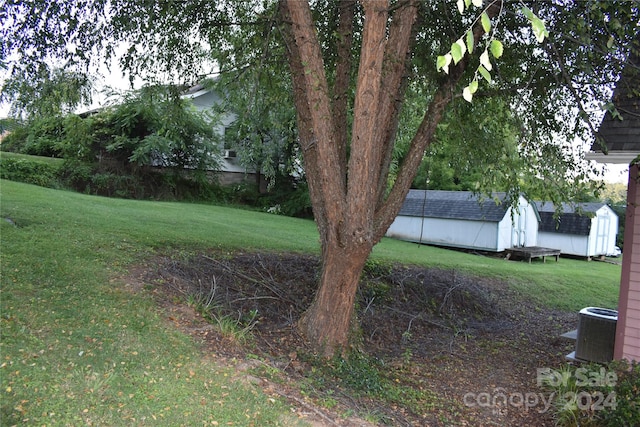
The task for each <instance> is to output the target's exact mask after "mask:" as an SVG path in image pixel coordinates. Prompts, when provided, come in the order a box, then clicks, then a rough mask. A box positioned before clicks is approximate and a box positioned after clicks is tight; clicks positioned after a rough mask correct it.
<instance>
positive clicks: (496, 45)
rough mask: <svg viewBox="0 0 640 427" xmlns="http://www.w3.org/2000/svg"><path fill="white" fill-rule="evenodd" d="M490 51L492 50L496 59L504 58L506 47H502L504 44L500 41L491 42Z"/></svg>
mask: <svg viewBox="0 0 640 427" xmlns="http://www.w3.org/2000/svg"><path fill="white" fill-rule="evenodd" d="M489 50H491V54H492V55H493V57H494V58H500V57H501V56H502V52H503V51H504V47H503V46H502V42H501V41H500V40H491V45H490V46H489Z"/></svg>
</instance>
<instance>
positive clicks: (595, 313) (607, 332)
mask: <svg viewBox="0 0 640 427" xmlns="http://www.w3.org/2000/svg"><path fill="white" fill-rule="evenodd" d="M617 322H618V312H617V311H615V310H609V309H606V308H598V307H587V308H583V309H582V310H580V312H579V313H578V332H577V339H576V353H575V357H576V359H580V360H586V361H589V362H600V363H605V362H610V361H612V360H613V346H614V342H615V337H616V323H617Z"/></svg>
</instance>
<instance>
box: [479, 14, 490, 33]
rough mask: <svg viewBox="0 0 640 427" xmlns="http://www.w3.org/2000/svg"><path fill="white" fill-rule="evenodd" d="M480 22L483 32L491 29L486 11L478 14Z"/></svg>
mask: <svg viewBox="0 0 640 427" xmlns="http://www.w3.org/2000/svg"><path fill="white" fill-rule="evenodd" d="M480 22H481V23H482V29H483V30H484V32H485V33H488V32H489V31H491V19H489V15H487V12H482V15H480Z"/></svg>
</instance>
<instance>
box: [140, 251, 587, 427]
mask: <svg viewBox="0 0 640 427" xmlns="http://www.w3.org/2000/svg"><path fill="white" fill-rule="evenodd" d="M132 274H133V275H134V276H135V277H131V278H129V279H136V280H135V281H136V282H137V283H138V284H141V285H144V287H145V289H147V290H149V291H151V292H153V294H154V295H155V297H156V298H157V301H158V303H159V304H160V305H161V306H162V307H163V308H164V310H165V312H166V315H167V317H168V318H169V319H170V320H171V321H173V322H174V323H175V324H176V325H178V327H180V328H181V329H183V330H184V331H186V332H188V333H189V334H191V335H192V336H194V337H195V338H196V339H197V340H198V341H200V342H201V343H202V345H203V352H204V353H205V355H204V356H203V357H214V358H216V359H217V360H218V361H220V362H221V363H224V364H233V365H234V366H235V367H236V368H237V370H238V378H240V379H242V380H243V381H247V382H249V383H252V384H255V385H256V386H260V387H262V388H263V389H264V390H265V391H266V392H267V393H271V394H274V395H279V396H283V397H285V398H286V399H288V400H289V402H290V403H291V404H292V407H293V408H294V409H295V411H296V412H297V413H298V415H299V416H300V417H302V418H305V419H306V420H307V421H308V422H310V423H311V424H312V425H315V426H323V425H328V426H370V425H394V426H450V425H462V426H547V425H549V426H552V425H554V420H553V415H552V412H553V411H551V410H547V411H545V403H544V401H543V399H545V398H548V395H549V393H548V392H545V391H544V390H542V389H540V388H539V387H538V386H537V382H536V375H537V369H538V368H557V367H559V366H560V365H562V364H563V363H564V362H565V359H564V357H565V355H566V354H568V353H569V352H571V351H572V349H573V343H572V342H570V341H567V340H564V339H562V338H560V335H561V334H562V333H564V332H566V331H568V330H570V329H574V328H575V326H576V323H577V315H576V314H575V313H566V312H560V311H555V310H551V309H548V308H545V307H540V306H537V305H536V304H535V303H533V302H532V301H528V300H527V299H525V298H524V297H523V296H522V295H520V294H518V293H517V292H515V291H514V290H512V289H510V288H509V286H508V285H507V284H506V283H504V282H502V281H499V280H495V279H486V278H480V277H471V276H468V275H464V274H461V273H459V272H456V271H452V270H440V269H432V268H424V267H414V266H404V265H394V266H390V265H381V264H373V263H371V264H369V265H368V266H367V268H366V271H365V273H364V274H363V277H362V281H361V285H360V290H359V295H358V302H357V319H358V321H359V323H360V327H361V336H360V337H359V339H356V340H355V341H356V342H357V343H358V344H357V350H358V351H360V352H361V353H360V354H364V355H366V357H367V358H368V359H367V360H371V361H375V362H376V366H377V367H378V368H379V371H380V373H381V375H382V376H383V377H384V378H385V379H386V380H389V381H390V382H392V383H394V382H395V383H396V385H397V386H398V389H402V390H404V394H403V395H401V396H399V397H398V398H396V399H395V400H394V401H389V400H384V399H381V398H380V397H379V395H378V394H377V393H375V392H368V390H367V389H366V387H365V388H360V389H358V390H354V389H353V387H352V386H350V385H349V384H347V383H346V381H345V380H344V378H338V377H331V376H325V377H323V379H324V380H323V381H322V382H319V381H317V379H316V380H315V381H314V380H312V378H317V373H316V374H314V372H316V371H317V367H318V366H319V365H318V363H319V361H318V359H317V358H314V356H313V353H312V350H311V348H310V347H309V346H308V344H307V343H306V342H305V341H304V339H303V337H301V336H300V335H299V334H298V333H297V330H296V322H297V320H298V319H299V318H300V315H301V314H302V313H303V311H304V310H305V308H306V307H308V306H309V304H310V303H311V301H312V298H313V295H314V292H315V289H316V286H317V282H318V280H317V279H318V274H319V259H318V258H316V257H313V256H309V255H300V254H272V253H232V254H228V253H221V252H215V253H208V254H201V255H198V256H195V257H191V258H189V259H176V258H172V257H162V258H158V259H157V260H156V262H155V263H154V265H153V266H152V267H145V268H140V269H138V270H137V271H135V272H134V273H132ZM205 308H208V312H210V313H215V315H216V316H218V317H221V316H228V318H229V319H235V321H237V323H238V328H239V329H242V328H246V330H247V331H250V336H251V339H249V340H248V341H247V342H242V340H239V339H238V337H237V334H236V336H234V335H229V334H223V333H221V332H220V331H219V330H218V328H216V327H214V326H213V325H212V324H211V322H210V321H207V319H205V318H204V317H203V313H204V314H205V317H206V313H207V310H205ZM274 372H275V373H276V374H274ZM412 390H414V391H416V392H417V393H421V394H419V396H421V397H419V398H417V401H416V399H413V398H412V397H411V395H412V393H411V392H410V391H412ZM425 396H431V397H430V398H425ZM523 397H524V398H525V399H528V401H527V402H523V400H522V398H523ZM421 399H422V400H421ZM407 402H413V403H412V404H409V403H407Z"/></svg>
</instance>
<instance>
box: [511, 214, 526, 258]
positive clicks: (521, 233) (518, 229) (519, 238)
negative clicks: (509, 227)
mask: <svg viewBox="0 0 640 427" xmlns="http://www.w3.org/2000/svg"><path fill="white" fill-rule="evenodd" d="M526 245H527V208H526V207H525V206H518V209H517V215H516V218H514V221H513V231H512V232H511V246H513V247H514V248H517V247H521V246H526Z"/></svg>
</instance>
